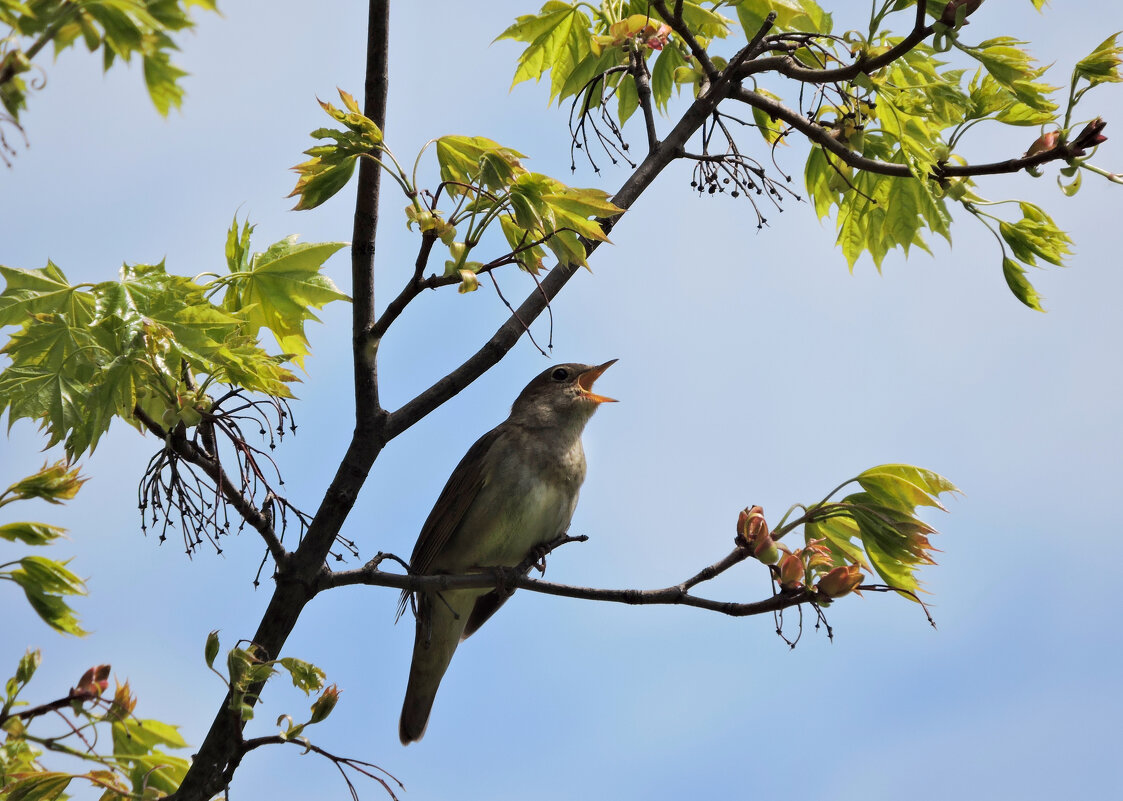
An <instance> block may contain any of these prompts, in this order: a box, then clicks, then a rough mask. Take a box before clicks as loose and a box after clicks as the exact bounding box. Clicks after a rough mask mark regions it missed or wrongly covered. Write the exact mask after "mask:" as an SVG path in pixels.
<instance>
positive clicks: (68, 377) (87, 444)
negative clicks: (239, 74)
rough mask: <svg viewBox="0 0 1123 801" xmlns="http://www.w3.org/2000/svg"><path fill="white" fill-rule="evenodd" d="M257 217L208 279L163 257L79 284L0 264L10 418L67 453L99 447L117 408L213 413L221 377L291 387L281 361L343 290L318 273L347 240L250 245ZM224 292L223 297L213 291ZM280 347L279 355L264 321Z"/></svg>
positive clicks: (3, 376)
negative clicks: (171, 268)
mask: <svg viewBox="0 0 1123 801" xmlns="http://www.w3.org/2000/svg"><path fill="white" fill-rule="evenodd" d="M251 230H252V227H251V226H248V225H245V226H243V228H242V230H241V232H240V233H239V231H238V225H237V221H235V223H234V225H233V227H232V228H231V231H230V234H229V237H228V242H227V251H228V265H227V266H228V268H229V273H228V274H226V275H212V276H211V277H212V279H213V280H210V281H205V282H203V283H199V282H197V281H196V280H193V279H190V278H186V277H183V276H178V275H173V274H170V273H168V272H167V271H166V270H165V268H164V265H163V263H160V264H133V265H130V264H126V265H124V266H123V267H122V268H121V271H120V277H119V279H118V280H117V281H104V282H101V283H98V284H71V283H70V282H69V281H68V280H67V278H66V276H65V274H64V273H63V271H62V270H61V269H60V268H59V267H58V266H56V265H55V264H53V263H51V262H48V263H47V265H46V266H45V267H42V268H38V269H18V268H12V267H4V266H0V275H3V277H4V279H5V281H6V286H5V289H4V291H3V292H2V293H0V326H15V327H16V331H15V333H14V334H13V335H12V336H11V338H10V340H9V342H8V343H7V345H6V346H5V347H4V348H3V350H2V351H0V353H3V354H4V355H6V356H7V357H8V358H9V359H10V360H11V364H10V365H8V367H7V368H6V369H4V370H3V372H0V412H3V411H4V410H7V411H8V422H9V426H10V425H11V424H13V423H14V422H15V421H16V420H19V419H22V418H27V419H30V420H35V421H38V422H39V423H40V425H41V426H42V427H43V429H44V430H45V431H46V432H47V435H48V445H54V444H56V443H58V442H63V443H64V444H65V447H66V452H67V454H68V456H69V457H70V458H72V459H73V458H77V457H78V456H80V455H82V454H83V453H85V452H86V451H92V450H93V449H94V448H95V447H96V445H97V443H98V440H99V439H100V438H101V436H102V435H103V434H104V433H105V432H106V430H107V429H108V427H109V424H110V422H111V421H112V420H113V419H114V418H120V419H122V420H125V421H126V422H128V423H130V424H131V425H134V426H136V427H138V428H141V427H142V425H143V423H142V419H150V420H155V421H160V422H161V423H162V424H163V425H165V426H166V427H167V428H168V429H169V430H170V429H172V428H174V427H175V426H177V425H180V424H183V425H185V426H193V425H197V424H198V423H199V422H201V421H202V419H203V418H204V416H206V415H208V414H211V413H212V410H213V405H214V400H213V399H212V398H211V396H210V395H209V394H208V389H209V388H210V386H211V385H212V384H214V383H216V382H219V383H223V384H227V385H230V386H232V387H237V388H241V389H244V390H247V391H250V392H259V393H264V394H266V395H270V396H274V397H281V398H287V397H291V394H292V393H291V391H290V390H289V384H290V383H291V382H293V381H295V380H296V376H295V375H294V374H293V373H292V372H291V371H290V370H289V369H288V368H287V367H286V366H285V364H286V363H287V362H290V361H295V362H297V363H299V361H300V359H301V358H302V357H303V355H305V354H306V353H307V340H306V338H305V337H304V333H303V325H304V322H305V321H306V320H310V319H312V320H314V319H316V318H315V316H314V314H313V312H312V311H311V310H312V309H313V308H318V307H320V306H323V305H324V304H325V303H327V302H329V301H331V300H336V299H343V298H344V295H342V293H340V292H339V291H338V290H337V289H336V288H335V286H334V284H332V282H331V280H330V279H329V278H327V277H326V276H324V275H322V274H321V273H320V271H319V270H320V267H321V265H322V264H323V262H324V261H325V260H326V259H327V258H328V257H329V256H330V255H331V254H332V253H334V252H335V251H336V250H338V249H339V248H340V247H342V243H321V244H299V243H297V242H296V241H295V237H290V238H289V239H285V240H282V241H280V242H277V243H275V244H273V245H272V246H270V247H269V248H268V249H267V250H266V251H264V252H262V253H255V254H252V255H250V253H249V250H248V247H249V234H250V231H251ZM219 292H223V293H224V296H223V297H222V299H221V302H220V303H216V302H214V299H213V298H214V296H215V295H216V293H219ZM261 328H268V329H269V330H270V331H271V332H272V333H273V334H274V336H275V337H276V339H277V342H278V343H279V344H280V345H281V347H282V348H285V349H287V350H288V352H287V353H283V354H281V355H271V354H270V353H267V352H266V351H265V350H264V349H263V348H262V347H261V345H260V343H259V342H258V339H257V333H258V331H259V329H261Z"/></svg>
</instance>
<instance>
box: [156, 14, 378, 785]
mask: <svg viewBox="0 0 1123 801" xmlns="http://www.w3.org/2000/svg"><path fill="white" fill-rule="evenodd" d="M389 32H390V7H389V0H369V13H368V22H367V52H366V78H365V93H364V114H365V115H366V116H367V117H368V118H370V119H371V120H373V121H374V122H375V124H376V125H378V126H379V128H380V129H382V130H383V131H385V126H386V92H387V84H388V80H387V76H388V57H387V56H388V48H389V36H390V33H389ZM360 162H361V163H360V166H359V182H358V196H357V198H356V202H355V228H354V235H353V238H352V245H351V269H352V295H353V301H354V304H353V305H354V309H353V312H352V315H353V317H352V322H353V330H352V345H353V349H354V354H355V368H354V380H355V431H354V434H353V435H352V437H351V443H350V445H349V446H348V448H347V452H346V453H345V454H344V456H343V459H342V460H341V462H340V465H339V469H338V470H337V471H336V473H335V476H334V477H333V478H332V481H331V484H330V485H329V486H328V489H327V491H326V492H325V493H324V499H323V500H322V501H321V502H320V507H319V509H317V511H316V515H315V517H314V518H313V519H312V522H311V524H309V526H308V531H307V532H306V534H305V536H304V540H303V542H301V544H300V546H299V547H298V548H297V549H296V551H295V552H294V553H293V554H292V555H291V556H290V558H289V560H288V563H287V569H285V570H281V571H278V577H277V585H276V587H275V588H274V591H273V595H272V597H271V598H270V599H269V605H268V607H267V608H266V610H265V613H264V614H263V615H262V618H261V622H260V623H259V624H258V628H257V631H256V633H255V634H254V636H253V639H252V641H253V642H254V644H256V645H257V646H258V647H259V648H260V649H261V650H262V654H263V656H264V658H266V659H272V658H275V657H276V656H277V654H278V653H279V652H280V650H281V647H282V646H283V645H284V643H285V641H286V640H287V639H288V636H289V634H290V633H291V632H292V630H293V627H294V626H295V625H296V621H297V619H298V618H299V617H300V613H301V611H302V610H303V609H304V605H305V604H306V603H308V600H309V599H310V598H311V597H312V596H313V594H314V593H313V592H311V590H310V584H311V582H312V581H313V580H314V579H315V577H316V575H317V574H318V573H319V571H320V568H321V566H322V565H323V563H324V560H325V559H326V557H327V555H328V552H329V551H330V550H331V546H332V544H333V543H334V542H335V538H336V536H337V535H338V534H339V531H340V529H341V528H342V527H343V522H344V521H345V520H346V519H347V515H348V514H349V513H350V511H351V508H352V507H353V506H354V504H355V499H356V498H357V497H358V494H359V490H360V489H361V488H362V486H363V483H364V482H365V481H366V477H367V474H368V473H369V471H370V468H371V466H372V465H373V464H374V460H375V459H376V458H377V457H378V454H379V453H381V452H382V448H383V447H384V446H385V444H386V436H385V433H384V430H385V423H386V414H385V412H384V411H383V410H382V409H381V407H380V406H379V403H378V382H377V374H376V362H375V355H376V348H375V343H374V342H373V341H372V340H371V337H370V333H371V330H372V329H373V326H374V323H375V314H374V252H375V248H374V244H375V235H376V233H377V225H378V189H379V178H380V173H379V171H378V169H377V166H376V165H374V164H373V163H371V162H370V159H360ZM260 692H261V686H260V685H255V686H254V687H251V688H249V692H248V693H247V698H250V699H254V701H255V702H256V699H257V698H258V697H259V696H260ZM229 701H230V697H229V694H227V698H226V699H225V700H224V701H223V703H222V705H221V706H220V707H219V710H218V713H217V714H216V715H215V718H214V721H213V722H212V723H211V727H210V729H209V730H208V732H207V735H206V737H205V738H204V740H203V743H202V745H201V746H200V747H199V752H198V753H197V754H196V755H195V758H194V759H193V760H192V763H191V767H190V768H189V769H188V771H187V774H186V775H185V776H184V778H183V782H182V783H181V784H180V787H179V789H178V790H177V791H176V792H175V793H173V794H172V795H171V796H169V798H170V799H174V801H207V799H209V798H211V797H212V796H213V795H215V794H217V793H219V792H221V791H222V789H223V788H224V787H225V785H226V779H225V778H224V777H225V773H226V770H227V767H228V766H229V765H230V763H231V761H232V760H234V759H235V758H236V757H237V755H238V748H239V744H240V743H241V740H242V733H241V732H242V728H243V726H244V721H243V720H242V719H241V717H240V715H239V714H238V712H237V711H236V710H231V709H230V708H229Z"/></svg>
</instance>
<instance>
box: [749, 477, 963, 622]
mask: <svg viewBox="0 0 1123 801" xmlns="http://www.w3.org/2000/svg"><path fill="white" fill-rule="evenodd" d="M852 483H856V484H858V485H859V487H860V488H861V491H859V492H853V493H851V494H849V495H846V496H844V497H843V498H841V499H839V500H832V498H833V497H834V496H835V495H836V494H837V493H838V492H840V491H841V490H842V489H843V488H845V487H846V486H848V485H850V484H852ZM953 492H958V490H957V489H956V487H955V485H953V484H952V483H951V482H950V481H948V480H947V479H946V478H944V477H943V476H940V475H938V474H937V473H933V472H932V471H931V470H925V469H923V468H920V467H914V466H912V465H907V464H885V465H879V466H877V467H872V468H870V469H869V470H866V471H864V472H862V473H859V474H858V475H857V476H855V477H854V478H852V479H850V480H849V481H847V482H845V483H844V484H842V485H840V486H839V487H837V488H836V489H835V490H833V491H832V492H831V493H830V494H829V495H828V496H827V497H826V498H824V499H823V500H822V501H820V502H819V503H816V504H813V505H810V506H802V505H800V506H796V507H793V508H792V509H790V510H789V511H788V514H786V515H785V516H784V519H783V520H781V521H780V525H778V526H777V527H776V529H775V530H774V531H773V532H772V533H771V535H767V532H766V531H765V532H764V535H763V536H770V538H771V539H772V540H776V541H778V540H780V539H781V538H782V537H783V536H784V535H785V534H788V533H790V532H791V531H793V530H794V529H796V528H798V527H799V526H802V527H803V537H804V546H803V547H802V548H799V549H796V550H788V549H786V548H784V547H783V546H782V545H781V546H780V550H782V551H784V555H783V556H782V557H779V563H778V566H777V568H776V574H777V578H778V580H779V582H780V585H781V587H783V588H785V589H793V588H796V587H800V586H807V587H815V588H817V590H818V593H819V599H818V600H817V601H816V602H817V603H821V601H822V600H825V601H826V602H827V603H829V602H830V601H831V600H832V599H834V598H837V597H840V596H841V595H844V594H846V593H847V592H850V591H852V590H855V589H856V588H857V587H858V586H859V584H860V582H861V578H862V571H870V570H871V569H872V571H873V572H876V573H877V574H878V575H879V576H880V577H881V578H882V580H883V581H884V582H885V583H886V585H888V587H889V589H893V590H897V591H898V592H900V593H901V594H902V595H904V596H905V597H908V598H910V599H912V600H919V599H918V598H917V596H916V593H917V592H918V590H919V589H920V583H919V581H918V579H917V577H916V570H917V568H919V567H920V566H921V565H926V564H934V562H933V560H932V557H931V553H932V551H933V550H934V549H933V547H932V544H931V541H930V539H929V537H930V536H931V535H932V534H934V533H936V530H935V529H934V528H933V527H932V526H930V525H929V524H928V523H926V522H924V521H923V520H921V519H920V518H919V517H918V516H917V510H918V508H919V507H922V506H931V507H935V508H937V509H941V510H944V511H946V509H944V506H943V505H942V504H941V503H940V501H939V497H940V496H941V495H943V494H946V493H953ZM797 510H798V511H799V512H800V514H799V515H798V516H797V517H795V518H794V519H792V520H790V521H789V519H788V518H789V517H791V515H792V514H793V512H795V511H797ZM738 532H739V536H740V541H741V542H742V543H743V544H744V545H745V547H750V548H753V549H754V553H753V555H754V556H756V557H757V558H758V559H761V560H762V561H765V562H766V563H771V562H773V561H776V557H775V556H771V557H769V556H768V555H767V554H766V553H765V551H764V549H761V548H760V544H761V542H760V541H761V538H762V535H761V534H760V533H759V532H752V531H751V529H749V528H747V527H746V526H744V525H741V524H740V523H739V525H738ZM751 534H755V536H750V535H751Z"/></svg>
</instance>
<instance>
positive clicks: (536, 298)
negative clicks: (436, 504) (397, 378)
mask: <svg viewBox="0 0 1123 801" xmlns="http://www.w3.org/2000/svg"><path fill="white" fill-rule="evenodd" d="M720 100H721V98H720V97H719V96H717V95H716V94H713V93H709V94H704V95H702V96H700V97H698V98H697V99H696V100H695V101H694V103H693V104H692V105H691V106H690V108H689V109H687V111H686V113H685V114H683V116H682V119H680V120H679V122H678V124H677V125H675V127H674V129H673V130H672V131H671V132H670V133H669V134H668V135H667V138H666V139H665V140H663V141H662V142H661V143H659V146H658V147H656V148H655V149H654V150H652V151H651V152H650V153H648V154H647V157H646V158H645V159H644V160H643V161H642V162H641V163H640V165H639V166H638V167H636V169H635V171H633V172H632V174H631V175H630V176H629V177H628V179H627V180H626V181H625V182H624V184H623V185H622V186H621V187H620V189H619V190H618V191H617V192H616V194H615V195H613V197H612V202H613V203H615V204H616V205H617V206H619V207H620V208H622V209H624V210H627V209H629V208H631V206H632V204H633V203H635V201H636V199H637V198H639V196H640V195H641V194H642V193H643V191H644V190H645V189H647V187H648V186H650V185H651V183H652V182H653V181H654V180H655V179H656V178H657V177H658V175H659V174H660V173H661V172H662V171H663V169H664V168H665V167H666V166H667V165H668V164H670V163H671V162H672V161H674V160H675V159H676V158H678V157H679V156H680V155H681V153H682V152H683V148H684V146H685V144H686V142H687V140H689V139H690V137H691V136H693V134H694V132H695V131H697V130H698V128H699V127H700V126H701V125H702V123H703V122H705V120H706V119H707V118H708V117H709V115H710V114H711V113H712V112H713V110H714V109H715V108H717V105H718V102H719V101H720ZM618 219H619V218H617V220H618ZM615 223H616V220H600V226H601V230H603V231H604V232H605V233H608V232H609V231H611V230H612V227H613V225H615ZM599 244H600V243H599V242H588V241H586V242H585V252H586V255H590V254H592V252H593V251H594V250H596V249H597V247H598V246H599ZM577 269H578V268H577V267H575V266H573V265H558V266H557V267H555V268H554V269H552V270H551V271H550V273H549V275H547V276H546V278H545V279H544V280H543V281H542V283H541V284H540V285H539V287H536V288H535V289H534V290H533V291H531V292H530V293H529V294H528V295H527V297H526V299H525V300H524V301H523V302H522V304H521V305H520V306H519V307H518V308H517V309H516V310H515V312H514V314H512V315H511V316H510V317H509V318H508V319H507V321H506V322H505V323H503V325H501V326H500V327H499V329H498V330H497V331H496V332H495V334H494V335H492V337H491V339H489V340H488V341H487V342H486V343H484V345H483V347H481V348H480V349H479V350H478V351H476V353H474V354H473V355H472V356H470V357H469V358H468V359H467V360H466V361H465V362H464V363H463V364H461V365H460V367H458V368H456V369H455V370H453V371H452V372H451V373H449V374H448V375H446V376H445V377H444V378H441V379H440V380H438V381H437V382H436V383H435V384H433V385H432V386H431V387H429V388H428V389H426V390H425V391H423V392H422V393H421V394H420V395H418V396H417V397H415V398H414V399H413V400H411V401H409V402H408V403H406V404H405V405H404V406H402V407H401V408H400V409H398V410H397V411H394V412H391V413H390V416H389V419H388V420H387V423H386V427H385V434H386V439H387V440H390V439H393V438H394V437H396V436H398V435H399V434H401V433H402V432H403V431H405V430H406V429H407V428H409V427H410V426H412V425H414V424H415V423H416V422H417V421H418V420H421V419H422V418H424V417H425V416H426V415H428V414H429V413H430V412H432V411H433V410H434V409H436V408H437V407H439V406H440V405H441V404H443V403H445V402H446V401H447V400H449V399H450V398H452V397H455V396H456V395H457V394H458V393H459V392H460V391H461V390H463V389H464V388H465V387H467V386H469V385H470V384H471V383H472V382H473V381H475V380H476V379H477V378H479V377H480V376H481V375H483V374H484V373H486V372H487V371H488V370H490V369H491V368H492V367H494V366H495V365H496V364H498V363H499V360H500V359H502V358H503V357H504V356H505V355H506V354H507V352H508V351H510V350H511V348H513V347H514V346H515V343H516V342H518V340H519V337H521V336H522V335H523V333H524V332H525V331H526V327H527V326H528V325H529V324H530V323H532V322H533V321H534V320H535V319H537V318H538V315H539V314H541V313H542V312H543V311H544V310H545V308H546V306H547V304H548V303H549V302H550V301H551V300H553V299H554V297H555V296H556V295H557V294H558V292H560V291H561V289H562V287H564V286H565V284H566V283H567V282H568V281H569V279H570V278H572V277H573V276H574V275H575V274H576V272H577Z"/></svg>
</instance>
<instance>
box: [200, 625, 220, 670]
mask: <svg viewBox="0 0 1123 801" xmlns="http://www.w3.org/2000/svg"><path fill="white" fill-rule="evenodd" d="M217 656H218V632H217V631H212V632H211V633H210V634H208V635H207V644H206V646H204V648H203V658H204V659H206V661H207V667H209V668H213V667H214V660H215V657H217Z"/></svg>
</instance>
